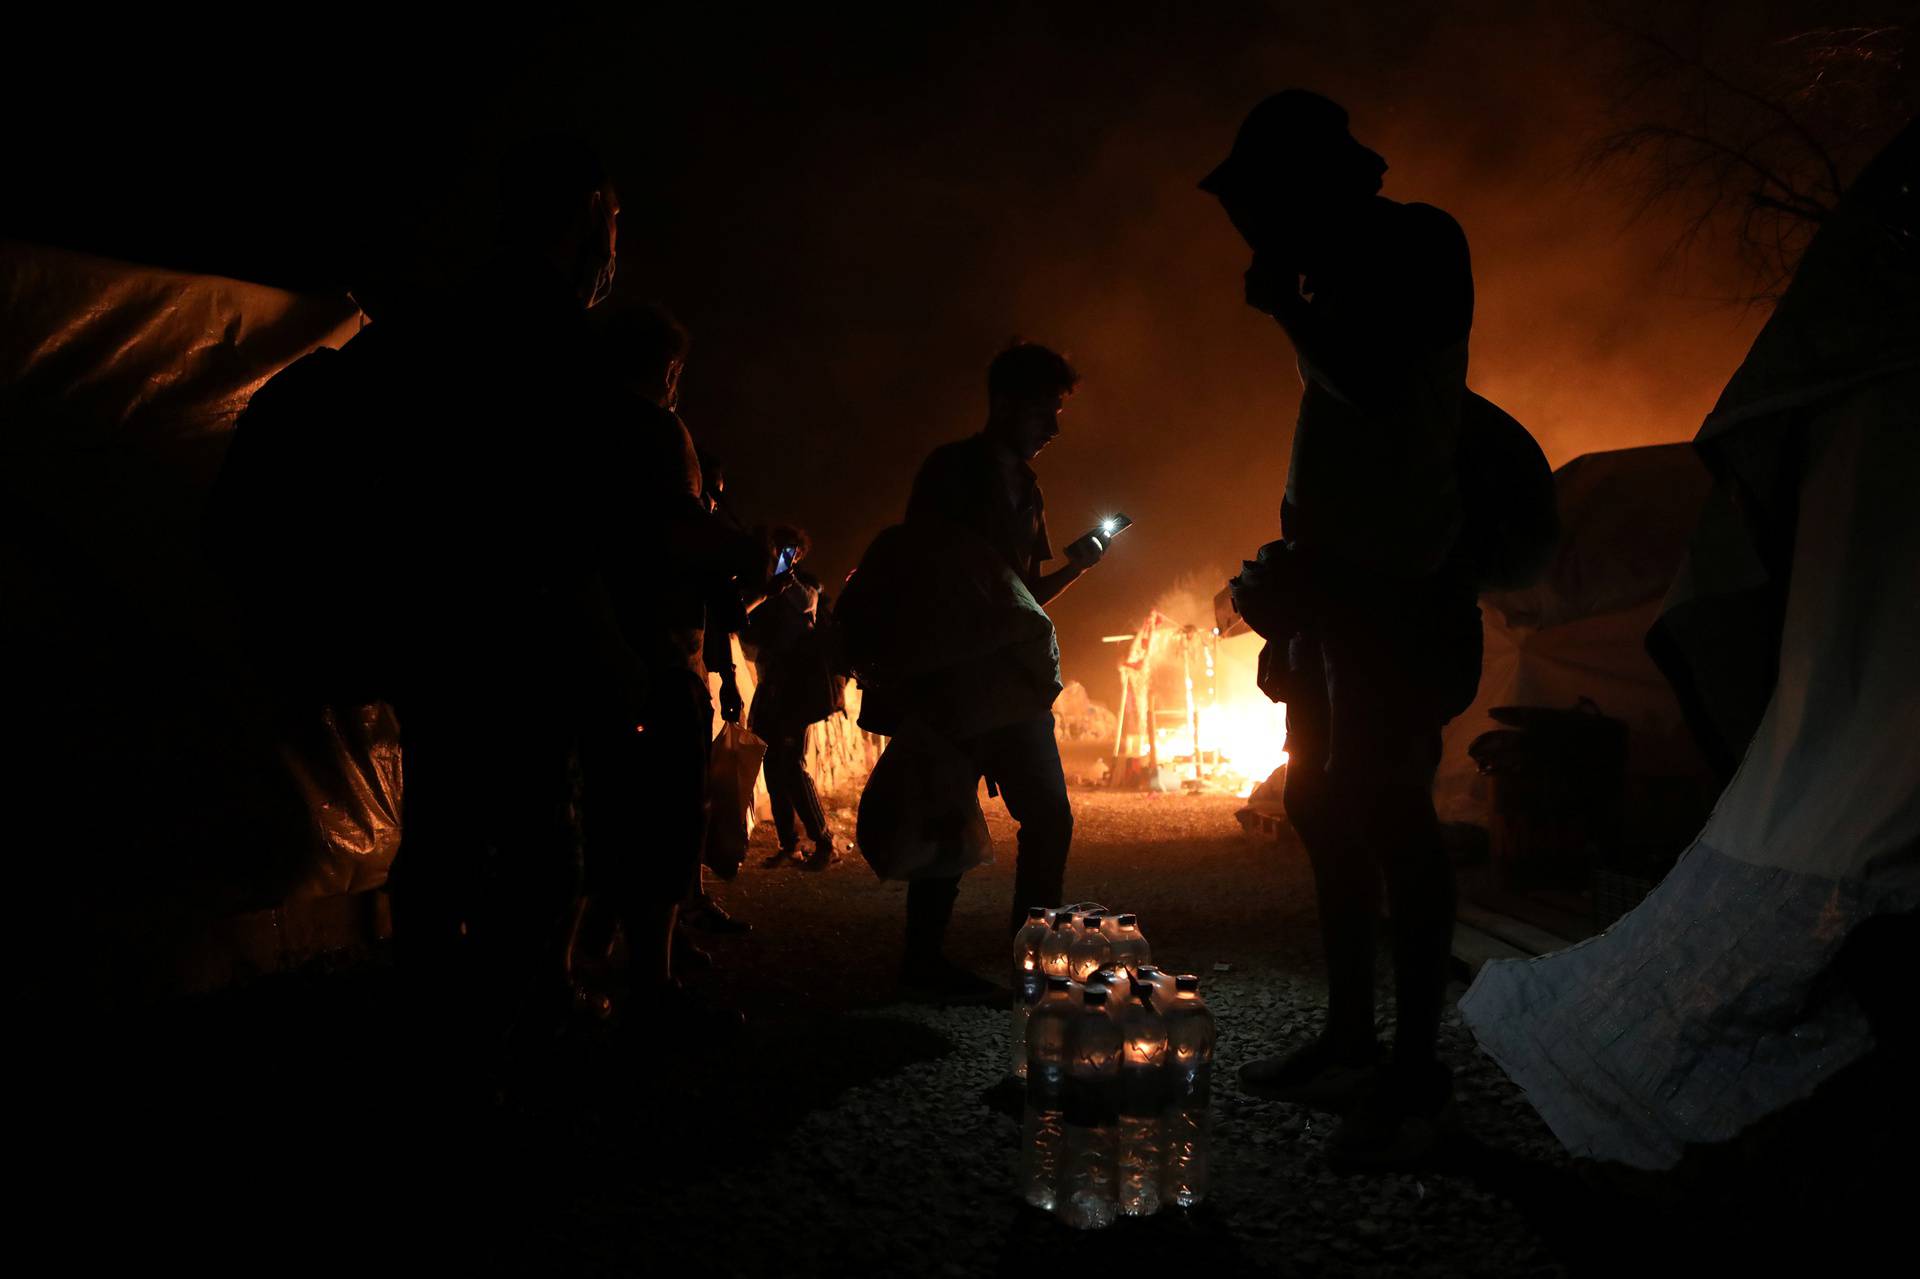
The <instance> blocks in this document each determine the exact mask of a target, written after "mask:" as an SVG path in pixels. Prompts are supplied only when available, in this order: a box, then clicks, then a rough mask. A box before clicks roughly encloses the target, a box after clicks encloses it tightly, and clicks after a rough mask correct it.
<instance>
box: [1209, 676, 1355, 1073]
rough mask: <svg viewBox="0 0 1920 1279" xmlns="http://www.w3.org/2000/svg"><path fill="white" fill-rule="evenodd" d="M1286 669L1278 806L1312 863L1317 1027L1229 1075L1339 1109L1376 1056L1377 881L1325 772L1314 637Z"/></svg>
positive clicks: (1328, 720)
mask: <svg viewBox="0 0 1920 1279" xmlns="http://www.w3.org/2000/svg"><path fill="white" fill-rule="evenodd" d="M1293 674H1294V680H1293V693H1292V697H1291V700H1289V701H1288V703H1287V781H1286V791H1285V803H1286V811H1287V822H1288V824H1289V825H1290V826H1292V827H1293V830H1294V833H1295V834H1297V835H1298V836H1299V837H1300V842H1301V844H1302V845H1303V846H1304V847H1305V849H1306V852H1307V860H1308V863H1309V864H1310V865H1311V866H1312V867H1313V883H1314V894H1315V897H1316V899H1317V902H1318V906H1319V915H1320V939H1321V947H1322V950H1323V952H1324V954H1325V956H1326V962H1327V1024H1326V1026H1325V1028H1324V1029H1323V1030H1322V1031H1321V1032H1320V1034H1319V1035H1318V1036H1317V1037H1316V1038H1314V1039H1312V1040H1310V1041H1307V1042H1305V1043H1300V1044H1295V1045H1293V1046H1292V1047H1291V1048H1289V1049H1288V1050H1287V1051H1285V1052H1282V1053H1279V1054H1277V1055H1274V1056H1268V1057H1261V1058H1256V1059H1255V1060H1253V1061H1250V1062H1248V1063H1247V1064H1246V1065H1245V1066H1243V1067H1241V1069H1240V1072H1239V1076H1240V1082H1241V1085H1242V1087H1244V1088H1246V1089H1247V1090H1248V1091H1249V1092H1253V1093H1256V1094H1258V1095H1260V1096H1266V1097H1272V1098H1276V1099H1278V1100H1282V1101H1291V1102H1297V1103H1301V1104H1306V1105H1313V1106H1318V1107H1322V1108H1325V1109H1331V1110H1344V1109H1346V1108H1347V1107H1349V1106H1351V1105H1352V1104H1353V1103H1354V1101H1355V1100H1356V1099H1357V1098H1358V1097H1359V1095H1360V1093H1361V1091H1362V1090H1363V1089H1364V1088H1365V1087H1366V1086H1367V1084H1368V1082H1369V1081H1370V1079H1371V1077H1372V1071H1373V1068H1374V1066H1375V1064H1376V1062H1377V1060H1378V1057H1379V1046H1378V1044H1377V1042H1376V1040H1375V1036H1374V1029H1373V1017H1374V990H1373V985H1374V947H1375V938H1374V931H1375V925H1374V920H1375V915H1376V912H1377V909H1378V900H1379V897H1378V890H1377V879H1376V872H1375V870H1374V867H1373V864H1372V861H1371V860H1370V859H1369V858H1368V856H1367V854H1366V850H1365V848H1364V847H1362V846H1361V844H1360V841H1359V840H1358V838H1357V837H1356V836H1355V834H1354V833H1353V832H1352V831H1351V830H1350V829H1349V821H1350V818H1349V814H1348V813H1347V811H1346V810H1345V808H1344V807H1343V805H1342V804H1341V802H1340V797H1339V796H1338V795H1336V794H1335V792H1334V790H1333V787H1332V785H1331V782H1330V779H1329V777H1328V773H1327V764H1328V759H1329V749H1330V746H1331V739H1332V706H1331V702H1330V700H1329V698H1328V694H1327V683H1326V671H1325V667H1324V663H1323V659H1322V655H1321V652H1320V646H1319V642H1318V641H1317V640H1314V639H1311V638H1303V639H1302V640H1301V641H1300V642H1299V643H1298V644H1297V645H1296V647H1295V653H1294V663H1293Z"/></svg>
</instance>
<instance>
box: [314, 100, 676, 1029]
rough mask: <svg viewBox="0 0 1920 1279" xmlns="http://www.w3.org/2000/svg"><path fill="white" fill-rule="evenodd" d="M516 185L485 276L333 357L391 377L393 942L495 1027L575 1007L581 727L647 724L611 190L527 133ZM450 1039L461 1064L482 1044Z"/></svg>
mask: <svg viewBox="0 0 1920 1279" xmlns="http://www.w3.org/2000/svg"><path fill="white" fill-rule="evenodd" d="M501 195H502V204H503V210H504V215H505V216H504V218H503V227H502V230H503V234H502V237H501V244H500V249H499V252H498V253H497V254H496V255H495V256H494V257H493V258H492V259H491V261H490V262H489V263H488V264H487V265H486V267H485V268H484V269H483V270H481V271H480V272H479V273H478V274H477V275H475V276H474V277H473V278H471V279H469V280H468V281H467V282H466V283H465V284H464V285H463V286H462V287H461V288H460V289H459V290H458V291H457V292H456V293H455V295H454V296H453V297H451V298H448V299H445V301H444V304H443V305H441V306H438V307H425V306H423V307H420V308H417V309H416V310H414V311H412V312H410V313H403V314H400V315H398V316H396V317H394V318H391V319H382V320H380V321H378V322H377V323H375V324H374V325H372V326H370V327H369V328H368V329H367V330H366V331H365V332H363V333H361V334H360V335H359V336H358V337H356V338H355V339H354V341H353V342H351V343H349V344H348V346H347V348H346V350H345V351H343V353H342V357H341V358H342V359H343V360H349V359H352V360H358V361H361V362H363V363H364V364H366V366H367V367H369V368H370V369H377V370H378V371H379V372H378V374H377V376H376V377H374V379H373V381H372V382H371V383H370V389H369V391H368V393H367V398H366V403H367V404H368V405H369V409H370V412H371V413H373V414H375V415H377V416H378V418H379V421H380V424H381V433H380V435H379V438H378V443H379V445H380V446H381V447H380V451H379V453H378V454H377V455H376V458H375V459H374V460H371V461H370V462H369V464H368V468H367V484H368V486H369V488H370V489H371V490H372V491H374V492H376V493H377V494H378V500H377V501H374V502H373V503H372V509H375V510H379V511H381V512H382V513H383V516H384V519H385V523H384V526H383V529H382V531H383V533H384V534H385V537H384V540H383V541H382V542H381V544H380V548H381V554H382V556H383V557H384V558H383V562H382V564H381V569H380V572H379V573H377V574H374V575H372V576H375V577H377V578H378V581H377V582H376V583H375V585H377V586H381V587H385V588H386V590H385V594H384V595H383V596H381V597H380V598H379V599H378V600H377V601H369V600H362V599H356V601H355V602H356V604H358V605H359V606H360V607H363V608H367V609H369V610H370V619H369V620H370V621H372V622H376V623H378V624H380V625H381V626H382V628H383V630H384V632H385V633H386V634H387V635H389V636H390V637H391V645H390V652H389V654H388V656H389V659H390V660H389V661H388V662H387V667H388V669H387V672H386V675H387V678H386V691H387V694H388V696H389V697H390V698H391V700H392V701H393V703H394V705H395V708H396V709H397V711H398V712H399V716H400V722H401V734H402V746H403V749H404V757H405V766H406V800H405V804H406V811H405V826H404V834H403V839H402V844H401V848H400V851H399V855H398V857H397V858H396V860H395V863H394V867H393V873H392V896H393V910H394V930H395V943H396V946H397V948H398V954H399V957H400V960H401V964H402V967H403V970H405V971H406V972H407V973H408V974H409V976H410V978H412V979H416V980H418V982H419V990H420V993H421V997H422V999H423V1001H424V1003H425V1006H426V1007H427V1008H429V1009H432V1010H436V1011H437V1010H439V1009H442V1008H444V1009H446V1010H448V1011H449V1012H451V1013H452V1014H453V1015H454V1023H455V1025H454V1029H455V1031H456V1035H457V1034H459V1033H461V1032H478V1033H480V1034H481V1035H483V1036H486V1037H488V1038H491V1037H494V1036H496V1035H498V1034H500V1033H501V1032H505V1031H511V1030H514V1029H517V1028H519V1027H522V1026H524V1025H525V1024H527V1023H529V1022H530V1023H532V1024H533V1025H535V1026H537V1025H540V1024H542V1023H545V1022H546V1021H548V1020H549V1019H551V1018H553V1017H557V1016H559V1015H560V1014H561V1013H562V1012H563V1010H564V1008H565V1002H564V1001H565V999H566V982H565V942H566V926H567V919H568V916H569V912H570V908H571V901H572V898H573V895H574V891H575V886H576V879H577V874H578V866H577V863H578V848H577V831H576V828H575V821H574V816H573V783H572V763H573V759H574V751H575V747H576V745H577V743H578V739H579V732H580V726H581V724H582V722H583V720H584V719H586V718H587V717H589V716H596V717H597V716H612V717H615V718H619V719H621V720H623V721H626V722H629V723H633V722H637V721H638V719H639V718H640V716H641V714H642V712H643V706H644V702H645V689H644V675H643V672H642V671H641V670H640V668H639V666H638V665H637V664H636V663H635V662H634V660H633V654H632V652H631V651H630V650H629V649H628V648H627V647H626V645H625V643H624V642H623V640H622V638H621V636H620V634H619V631H618V628H617V627H616V626H615V625H614V624H613V621H612V617H611V613H610V610H609V608H608V604H607V593H606V590H605V584H604V582H602V581H601V579H600V578H599V577H598V575H597V572H596V568H595V564H594V562H593V555H592V550H591V547H590V545H589V539H588V535H587V528H588V523H589V521H588V519H587V518H585V515H586V512H585V504H584V503H583V501H582V494H581V487H582V479H583V476H585V475H589V474H591V473H592V471H593V469H594V466H593V463H592V462H591V460H590V457H589V454H590V451H591V442H592V440H593V438H594V435H595V433H596V426H595V417H596V415H597V414H598V413H599V412H600V411H601V405H602V403H603V397H601V396H600V395H599V394H598V387H599V384H600V379H599V377H598V376H597V375H596V373H595V372H594V371H593V370H592V369H590V368H589V367H588V366H587V363H586V359H585V351H584V345H585V343H584V336H585V329H586V315H587V311H588V309H589V308H590V307H592V306H594V305H595V304H596V303H598V302H599V301H600V300H601V299H602V298H604V297H605V295H606V293H607V290H608V288H609V287H610V285H611V282H612V279H613V270H614V254H615V246H616V239H617V233H618V215H619V197H618V195H617V194H616V192H615V191H614V188H613V185H612V183H611V181H610V180H609V178H608V174H607V172H606V170H605V169H604V168H603V166H602V165H601V162H600V159H599V157H598V156H597V155H596V154H595V153H594V152H593V150H592V149H591V148H590V147H589V146H587V145H586V144H585V142H584V141H582V140H580V139H578V138H575V137H571V136H546V137H540V138H535V139H532V140H529V141H528V142H526V143H524V144H522V145H521V146H519V147H517V148H516V149H515V150H514V151H513V152H512V154H511V155H510V156H509V157H508V162H507V164H506V166H505V169H504V174H503V182H502V189H501ZM376 388H377V389H376ZM444 1047H446V1048H447V1049H448V1056H449V1058H451V1059H454V1060H457V1061H460V1062H462V1063H463V1064H465V1063H467V1062H468V1061H472V1062H474V1063H475V1064H478V1062H479V1058H480V1057H481V1056H483V1055H484V1054H483V1053H473V1052H467V1051H460V1050H458V1049H454V1048H453V1047H452V1045H451V1044H448V1045H444Z"/></svg>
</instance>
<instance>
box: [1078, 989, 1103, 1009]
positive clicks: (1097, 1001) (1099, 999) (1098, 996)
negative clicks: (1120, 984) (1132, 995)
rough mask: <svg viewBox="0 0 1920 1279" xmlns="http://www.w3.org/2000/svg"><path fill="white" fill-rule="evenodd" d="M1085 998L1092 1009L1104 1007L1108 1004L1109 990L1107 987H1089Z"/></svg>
mask: <svg viewBox="0 0 1920 1279" xmlns="http://www.w3.org/2000/svg"><path fill="white" fill-rule="evenodd" d="M1083 998H1085V1000H1086V1001H1087V1004H1088V1005H1089V1006H1090V1007H1094V1008H1099V1007H1102V1006H1103V1005H1105V1003H1106V1002H1107V988H1106V987H1105V986H1089V987H1087V993H1086V994H1085V995H1084V996H1083Z"/></svg>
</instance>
